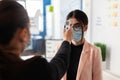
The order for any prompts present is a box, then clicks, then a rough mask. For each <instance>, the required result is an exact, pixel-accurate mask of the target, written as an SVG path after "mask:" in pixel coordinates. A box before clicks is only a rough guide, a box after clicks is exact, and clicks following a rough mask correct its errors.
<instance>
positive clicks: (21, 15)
mask: <svg viewBox="0 0 120 80" xmlns="http://www.w3.org/2000/svg"><path fill="white" fill-rule="evenodd" d="M28 23H29V17H28V14H27V12H26V10H25V8H24V7H23V6H22V5H21V4H19V3H18V2H16V1H15V0H3V1H0V44H2V45H7V44H9V42H10V41H11V40H12V38H13V36H14V34H15V32H16V31H17V29H18V28H25V27H28Z"/></svg>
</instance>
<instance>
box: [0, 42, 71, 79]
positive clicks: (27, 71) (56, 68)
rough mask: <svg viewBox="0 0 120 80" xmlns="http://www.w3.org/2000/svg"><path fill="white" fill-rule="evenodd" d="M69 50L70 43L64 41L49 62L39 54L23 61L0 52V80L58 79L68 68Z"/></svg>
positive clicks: (12, 55) (10, 54)
mask: <svg viewBox="0 0 120 80" xmlns="http://www.w3.org/2000/svg"><path fill="white" fill-rule="evenodd" d="M70 50H71V46H70V44H69V43H68V42H67V41H64V42H63V43H62V45H61V47H60V49H59V50H58V52H57V54H56V55H55V57H54V58H53V59H52V60H51V61H50V62H47V60H46V59H44V58H42V57H41V56H35V57H33V58H30V59H28V60H25V61H24V60H22V59H21V58H20V57H18V56H16V55H14V54H12V53H2V52H0V80H60V79H61V78H62V76H63V75H64V73H65V71H66V70H67V68H68V65H69V56H70Z"/></svg>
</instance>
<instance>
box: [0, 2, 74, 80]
mask: <svg viewBox="0 0 120 80" xmlns="http://www.w3.org/2000/svg"><path fill="white" fill-rule="evenodd" d="M29 39H30V21H29V17H28V14H27V12H26V10H25V9H24V7H23V6H22V5H20V4H19V3H17V2H16V1H15V0H2V1H0V80H60V79H61V77H62V76H63V75H64V73H65V71H66V69H67V66H68V63H69V55H70V51H71V50H70V47H71V46H70V43H71V39H72V30H71V29H69V30H68V31H67V32H66V31H65V30H64V37H63V39H64V41H63V43H62V45H61V47H60V49H59V50H58V52H57V54H56V55H55V57H54V58H53V59H52V60H51V61H50V62H47V60H46V59H44V58H42V56H35V57H33V58H30V59H28V60H22V59H21V58H20V54H22V52H23V50H24V48H25V46H26V45H27V43H28V42H29Z"/></svg>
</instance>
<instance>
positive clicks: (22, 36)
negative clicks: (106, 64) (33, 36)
mask: <svg viewBox="0 0 120 80" xmlns="http://www.w3.org/2000/svg"><path fill="white" fill-rule="evenodd" d="M26 38H27V30H26V29H25V28H23V29H20V39H21V40H22V41H26Z"/></svg>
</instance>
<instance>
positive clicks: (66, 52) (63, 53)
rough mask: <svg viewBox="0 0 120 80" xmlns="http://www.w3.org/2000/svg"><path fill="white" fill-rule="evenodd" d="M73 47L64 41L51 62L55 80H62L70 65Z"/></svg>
mask: <svg viewBox="0 0 120 80" xmlns="http://www.w3.org/2000/svg"><path fill="white" fill-rule="evenodd" d="M70 52H71V46H70V43H69V42H67V41H63V43H62V45H61V47H60V48H59V50H58V52H57V53H56V55H55V57H53V59H52V60H51V61H50V63H49V64H50V66H51V69H52V72H53V77H54V80H60V79H61V78H62V76H63V75H64V73H65V71H66V70H67V68H68V65H69V58H70Z"/></svg>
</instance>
